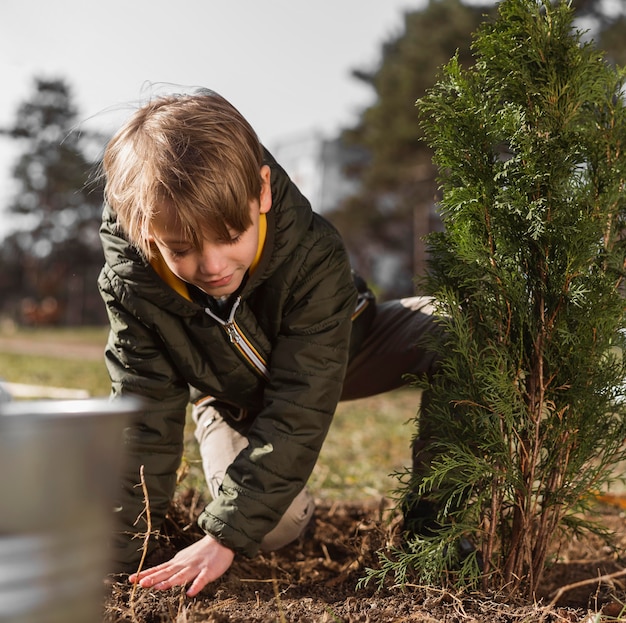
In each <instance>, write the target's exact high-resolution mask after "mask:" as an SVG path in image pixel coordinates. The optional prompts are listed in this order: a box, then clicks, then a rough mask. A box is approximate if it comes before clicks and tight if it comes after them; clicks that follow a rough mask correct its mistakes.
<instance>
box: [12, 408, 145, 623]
mask: <svg viewBox="0 0 626 623" xmlns="http://www.w3.org/2000/svg"><path fill="white" fill-rule="evenodd" d="M138 409H139V403H138V402H136V401H134V400H120V401H116V402H110V401H108V400H106V399H88V400H71V401H15V402H8V403H4V404H0V622H1V623H9V622H10V623H92V622H93V623H97V622H99V621H102V605H103V587H104V583H103V579H104V577H105V575H106V573H107V571H108V570H109V569H108V565H109V556H108V543H109V536H110V533H111V528H112V517H113V513H112V507H113V500H114V498H115V493H116V489H117V480H118V474H119V467H120V464H121V460H122V444H121V436H122V431H123V429H124V427H125V426H126V425H127V423H128V422H129V420H130V418H131V416H132V414H133V413H136V412H137V411H138Z"/></svg>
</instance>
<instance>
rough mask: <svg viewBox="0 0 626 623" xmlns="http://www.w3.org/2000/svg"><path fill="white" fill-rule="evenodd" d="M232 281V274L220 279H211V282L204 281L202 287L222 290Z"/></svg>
mask: <svg viewBox="0 0 626 623" xmlns="http://www.w3.org/2000/svg"><path fill="white" fill-rule="evenodd" d="M232 279H233V276H232V274H231V275H226V277H221V278H220V279H213V280H212V281H206V282H205V283H204V284H203V285H204V287H205V288H223V287H224V286H227V285H228V284H229V283H230V282H231V281H232Z"/></svg>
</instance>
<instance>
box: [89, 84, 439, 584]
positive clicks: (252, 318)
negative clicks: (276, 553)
mask: <svg viewBox="0 0 626 623" xmlns="http://www.w3.org/2000/svg"><path fill="white" fill-rule="evenodd" d="M103 171H104V176H105V183H106V188H105V198H106V206H105V211H104V217H103V224H102V229H101V238H102V243H103V247H104V252H105V262H106V263H105V266H104V268H103V270H102V273H101V275H100V278H99V287H100V291H101V294H102V296H103V299H104V301H105V303H106V306H107V310H108V314H109V320H110V324H111V331H110V336H109V340H108V344H107V348H106V361H107V366H108V369H109V373H110V376H111V380H112V394H113V396H121V395H125V394H132V395H139V396H141V397H142V398H143V400H144V404H145V410H144V413H143V415H142V417H141V419H140V420H139V421H138V422H136V423H135V424H134V425H133V426H132V427H131V428H129V429H128V430H127V431H126V434H125V444H126V448H127V456H128V461H127V466H126V470H125V473H124V476H123V486H122V494H121V499H120V504H119V514H118V518H119V524H120V526H121V531H120V533H119V535H118V537H117V538H116V543H115V561H116V563H117V564H118V566H119V568H120V569H121V568H126V569H136V568H137V564H138V561H139V559H140V556H141V547H142V541H141V539H139V540H137V539H134V540H133V538H132V537H133V535H135V536H136V535H137V534H140V533H141V532H143V531H145V528H146V526H145V521H144V519H145V518H142V519H141V521H144V523H143V524H142V523H140V522H139V523H138V521H137V518H138V517H140V516H141V515H142V510H143V494H142V489H141V487H140V486H139V484H140V482H141V479H140V470H141V468H142V467H143V472H144V481H145V485H146V487H147V490H148V495H149V503H150V512H151V518H152V527H153V529H155V530H157V529H158V528H159V527H160V525H161V524H162V521H163V519H164V517H165V514H166V511H167V508H168V505H169V503H170V501H171V498H172V496H173V493H174V488H175V485H176V470H177V468H178V466H179V464H180V460H181V456H182V451H183V428H184V423H185V412H186V406H187V404H188V403H189V402H190V401H191V402H192V403H193V404H194V408H193V419H194V422H195V423H196V427H197V428H196V437H197V439H198V442H199V445H200V452H201V456H202V459H203V467H204V471H205V475H206V479H207V484H208V486H209V489H210V492H211V495H212V498H213V499H212V501H211V502H210V503H209V504H208V506H207V507H206V509H205V510H204V512H203V513H202V515H201V516H200V518H199V520H198V521H199V524H200V526H201V527H202V528H203V530H204V531H205V532H206V536H205V537H204V538H202V539H201V540H200V541H198V542H196V543H194V544H192V545H191V546H189V547H187V548H185V549H184V550H182V551H181V552H179V553H178V554H177V555H176V556H175V557H174V558H173V559H172V560H170V561H169V562H166V563H164V564H162V565H158V566H156V567H153V568H151V569H146V570H144V571H142V572H141V573H139V574H137V573H134V574H132V575H131V576H130V581H131V582H139V583H140V585H141V586H145V587H148V586H151V587H154V588H157V589H167V588H170V587H172V586H176V585H187V584H190V587H189V589H188V591H187V594H188V595H190V596H193V595H196V594H197V593H198V592H199V591H200V590H201V589H202V588H203V587H204V586H205V585H206V584H207V583H208V582H211V581H213V580H215V579H217V578H219V577H220V576H221V575H222V574H223V573H224V572H225V571H226V570H227V569H228V568H229V566H230V565H231V563H232V561H233V558H234V556H235V554H244V555H247V556H253V555H254V554H255V553H256V552H257V551H258V550H259V549H260V548H262V549H265V550H272V549H277V548H279V547H282V546H284V545H286V544H287V543H289V542H291V541H293V540H294V539H296V538H297V537H298V536H299V535H300V534H301V533H302V532H303V530H304V528H305V527H306V525H307V523H308V521H309V519H310V518H311V515H312V513H313V510H314V505H313V501H312V499H311V496H310V494H309V493H308V491H307V489H306V487H305V485H306V482H307V479H308V478H309V476H310V474H311V471H312V470H313V467H314V465H315V461H316V459H317V456H318V454H319V451H320V449H321V447H322V443H323V441H324V438H325V436H326V433H327V431H328V428H329V426H330V422H331V419H332V416H333V413H334V411H335V408H336V405H337V402H338V401H339V400H340V399H353V398H360V397H364V396H368V395H373V394H376V393H380V392H384V391H388V390H391V389H394V388H396V387H399V386H401V385H402V384H404V383H405V382H406V381H405V379H404V376H405V375H406V374H414V375H424V374H428V373H429V372H430V371H431V368H432V364H433V358H432V355H431V354H429V353H426V352H425V351H423V350H421V349H420V348H419V347H418V346H417V343H418V341H419V340H420V338H421V337H422V336H423V335H424V334H426V333H427V332H429V331H431V330H432V328H433V326H434V322H433V321H432V319H431V317H430V315H429V313H428V312H427V308H426V301H425V300H422V299H418V298H415V299H408V300H405V301H393V302H388V303H384V304H381V305H377V304H376V303H375V301H374V298H373V296H372V295H371V293H370V292H369V290H368V289H367V288H366V287H365V286H364V284H362V283H359V280H358V279H355V277H354V275H353V273H352V271H351V269H350V264H349V260H348V255H347V253H346V250H345V249H344V246H343V243H342V241H341V238H340V236H339V234H338V233H337V231H336V230H335V229H334V228H333V227H332V226H331V225H330V224H329V223H328V222H326V221H325V220H324V219H323V218H322V217H320V216H319V215H317V214H315V213H314V212H313V211H312V210H311V207H310V205H309V203H308V202H307V200H306V199H305V198H304V197H303V196H302V195H301V194H300V192H299V191H298V189H297V188H296V187H295V186H294V185H293V184H292V183H291V181H290V180H289V178H288V176H287V175H286V173H285V172H284V171H283V170H282V169H281V167H280V166H279V165H278V164H277V163H276V162H275V161H274V159H273V158H272V156H271V155H270V154H269V153H268V152H267V151H265V150H264V149H263V148H262V146H261V145H260V143H259V140H258V138H257V136H256V134H255V133H254V131H253V129H252V128H251V127H250V125H249V124H248V123H247V121H246V120H245V119H244V118H243V117H242V116H241V115H240V113H239V112H238V111H237V110H236V109H235V108H233V106H232V105H231V104H229V103H228V102H227V101H226V100H224V99H223V98H222V97H220V96H219V95H217V94H216V93H213V92H211V91H204V90H202V91H199V92H197V93H195V94H192V95H172V96H166V97H162V98H159V99H156V100H154V101H152V102H150V103H148V104H147V105H145V106H144V107H143V108H141V109H140V110H138V111H137V112H136V113H135V114H134V115H133V116H132V117H131V118H130V120H129V121H128V122H127V123H126V124H125V125H124V126H123V127H122V128H121V129H120V130H119V131H118V133H117V134H116V135H115V136H114V137H113V139H112V140H111V141H110V143H109V145H108V146H107V149H106V151H105V155H104V159H103ZM357 286H358V287H357Z"/></svg>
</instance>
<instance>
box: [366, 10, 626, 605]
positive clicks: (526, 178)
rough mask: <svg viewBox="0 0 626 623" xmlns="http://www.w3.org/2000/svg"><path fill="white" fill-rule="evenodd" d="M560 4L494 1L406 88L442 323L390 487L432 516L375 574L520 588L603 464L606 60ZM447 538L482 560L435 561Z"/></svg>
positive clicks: (589, 496)
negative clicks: (423, 86) (427, 151)
mask: <svg viewBox="0 0 626 623" xmlns="http://www.w3.org/2000/svg"><path fill="white" fill-rule="evenodd" d="M573 18H574V16H573V12H572V10H571V7H570V6H569V4H568V3H564V2H562V3H555V4H550V3H549V2H545V3H543V2H536V1H535V0H504V1H503V2H502V3H501V4H500V6H499V14H498V17H497V19H496V20H495V22H493V23H485V24H484V25H483V26H481V27H480V28H479V30H478V31H477V33H476V36H475V38H474V44H473V51H474V56H475V64H474V65H473V66H472V67H471V68H470V69H467V70H464V69H462V68H461V66H460V65H459V63H458V62H457V59H456V58H453V59H452V60H451V61H450V62H449V63H448V64H447V65H446V67H445V68H444V70H443V73H442V76H441V79H440V80H439V82H438V83H437V84H436V86H435V87H434V88H433V89H432V90H431V91H430V92H429V93H428V94H427V95H426V97H424V98H423V99H422V100H420V101H419V102H418V106H419V109H420V112H421V113H422V125H423V128H424V131H425V133H426V136H427V142H428V143H429V145H430V146H431V147H432V148H433V149H434V151H435V160H436V164H437V165H438V170H439V173H440V177H439V181H440V189H441V193H442V198H441V204H440V209H441V215H442V218H443V221H444V225H445V231H444V232H443V233H440V234H433V235H431V236H430V237H429V244H430V247H431V257H432V262H431V266H430V273H429V276H428V278H427V289H428V292H429V293H430V294H432V295H433V296H434V297H435V299H436V301H437V305H438V310H439V313H440V314H441V315H442V321H441V323H442V326H443V328H444V329H445V334H444V337H443V338H442V339H441V340H440V341H439V342H438V343H436V344H434V347H435V348H436V349H437V351H438V352H439V353H440V356H441V371H440V373H439V374H438V375H437V377H436V378H435V379H434V380H433V381H432V383H431V389H432V398H431V401H430V409H431V411H432V413H431V420H432V422H433V426H432V428H433V430H434V431H436V435H437V437H436V439H433V441H432V448H431V449H432V450H434V451H435V450H436V452H437V454H436V458H435V460H434V461H433V462H432V465H431V471H430V472H429V474H428V475H427V477H425V478H424V479H422V480H421V481H420V482H416V481H415V480H413V481H412V482H410V483H405V484H406V488H405V489H404V491H403V493H404V495H405V496H408V495H411V494H414V493H415V491H416V490H417V491H418V492H419V494H421V495H425V496H427V497H430V498H432V499H434V498H438V499H439V500H440V502H441V507H442V510H441V514H440V520H441V523H442V526H443V527H442V529H441V531H440V533H439V534H437V535H436V537H433V538H419V537H414V538H413V539H412V540H410V541H409V542H408V543H407V546H406V547H405V548H404V549H402V550H400V551H395V552H393V553H392V554H390V555H387V554H385V555H384V556H383V557H382V563H383V564H382V570H379V571H378V572H377V573H374V575H377V577H378V578H379V580H380V578H382V577H383V576H384V575H385V574H388V573H389V572H391V571H392V572H393V573H394V574H395V577H396V581H398V580H399V581H406V579H407V578H408V577H409V574H417V575H418V576H420V579H421V580H422V581H431V582H432V581H441V580H443V579H444V578H453V580H455V581H456V582H457V583H470V584H473V585H477V584H479V583H482V586H483V588H506V589H508V590H511V591H513V590H518V589H521V590H522V591H525V592H526V593H527V594H528V595H532V594H534V592H535V590H536V588H537V586H538V585H539V582H540V580H541V575H542V572H543V569H544V565H545V563H546V556H547V552H548V547H549V546H550V544H551V543H552V542H553V539H554V538H555V537H556V536H557V535H558V534H559V533H560V531H562V530H565V531H567V530H572V531H574V530H578V529H581V528H585V527H586V528H589V527H590V526H587V525H583V524H582V523H581V522H582V520H581V519H580V513H579V512H580V511H581V510H583V509H586V508H589V507H590V505H592V504H593V503H594V502H595V499H594V493H595V492H597V491H600V490H605V489H606V487H608V486H609V485H610V484H611V483H613V482H614V481H615V479H619V478H620V477H621V474H620V473H619V471H618V470H617V469H616V464H617V463H618V462H619V461H623V460H624V459H625V458H626V452H625V450H624V439H625V438H626V404H625V400H624V378H625V372H626V368H625V364H624V361H622V358H621V352H622V349H623V348H624V328H625V324H624V323H625V320H626V314H625V305H624V298H623V293H622V291H621V290H622V288H621V284H622V279H623V275H624V262H625V245H624V237H623V234H624V216H625V214H626V210H625V207H626V192H625V190H626V189H625V188H624V186H625V180H626V111H625V109H624V99H623V94H624V77H625V74H624V72H623V70H621V69H619V68H615V67H611V66H610V65H609V64H608V63H606V62H605V60H604V58H603V56H602V55H601V54H600V53H598V52H597V50H596V49H595V48H594V47H593V45H592V43H585V42H584V41H583V37H582V33H581V32H579V31H577V30H575V29H574V28H573ZM416 421H417V420H416ZM577 513H579V514H577ZM461 535H466V536H470V537H471V538H472V540H473V542H474V543H475V545H476V546H477V550H478V551H477V553H476V554H478V553H479V554H480V555H481V556H482V559H483V565H482V569H481V568H480V567H479V565H478V557H477V555H476V554H473V555H470V556H469V557H468V558H466V559H465V560H464V561H461V562H460V563H459V562H458V561H457V564H456V571H455V572H454V573H453V574H452V575H450V570H451V568H453V567H454V564H453V563H454V554H455V552H456V549H455V548H454V547H452V544H454V543H455V542H457V541H458V539H459V537H460V536H461ZM451 563H452V564H451ZM453 570H454V569H453Z"/></svg>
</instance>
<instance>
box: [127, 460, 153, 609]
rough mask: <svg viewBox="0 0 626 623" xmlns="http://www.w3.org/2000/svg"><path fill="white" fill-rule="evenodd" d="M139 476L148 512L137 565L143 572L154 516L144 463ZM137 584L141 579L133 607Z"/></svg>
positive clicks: (134, 590)
mask: <svg viewBox="0 0 626 623" xmlns="http://www.w3.org/2000/svg"><path fill="white" fill-rule="evenodd" d="M139 478H140V479H141V490H142V491H143V501H144V510H145V513H146V534H145V536H144V539H143V547H142V550H141V560H140V561H139V566H138V567H137V571H136V573H137V574H139V573H141V570H142V568H143V564H144V562H145V561H146V556H147V554H148V542H149V540H150V533H151V532H152V516H151V514H150V498H149V497H148V487H147V486H146V479H145V477H144V466H143V465H142V466H141V467H140V468H139ZM137 586H139V581H136V582H134V583H133V590H132V592H131V594H130V604H131V608H132V604H133V601H134V598H135V592H136V591H137Z"/></svg>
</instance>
